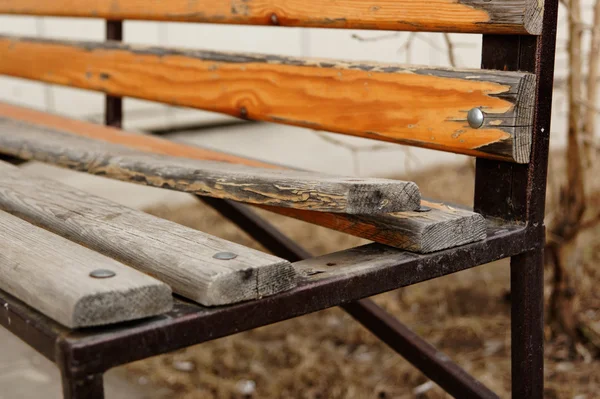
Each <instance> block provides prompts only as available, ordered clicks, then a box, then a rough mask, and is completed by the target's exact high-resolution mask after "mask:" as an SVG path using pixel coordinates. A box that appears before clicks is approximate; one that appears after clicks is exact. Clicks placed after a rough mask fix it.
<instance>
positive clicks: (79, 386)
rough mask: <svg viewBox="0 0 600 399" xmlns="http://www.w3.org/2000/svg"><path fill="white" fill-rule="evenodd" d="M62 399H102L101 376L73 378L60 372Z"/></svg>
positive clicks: (102, 385)
mask: <svg viewBox="0 0 600 399" xmlns="http://www.w3.org/2000/svg"><path fill="white" fill-rule="evenodd" d="M62 387H63V397H64V399H104V383H103V379H102V374H92V375H88V376H84V377H80V378H75V377H73V376H70V375H68V374H67V373H65V372H64V371H63V372H62Z"/></svg>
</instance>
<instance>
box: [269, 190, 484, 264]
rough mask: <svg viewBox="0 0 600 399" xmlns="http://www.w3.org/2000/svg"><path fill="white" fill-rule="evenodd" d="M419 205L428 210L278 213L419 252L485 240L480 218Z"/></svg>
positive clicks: (438, 206)
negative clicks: (371, 213) (377, 213)
mask: <svg viewBox="0 0 600 399" xmlns="http://www.w3.org/2000/svg"><path fill="white" fill-rule="evenodd" d="M422 205H423V206H426V207H429V208H431V211H429V212H414V211H412V212H398V213H391V214H388V215H380V216H377V217H370V216H362V215H340V216H341V217H338V215H336V214H333V213H326V214H322V215H319V216H316V215H315V213H314V212H305V211H300V210H296V209H282V210H281V211H278V212H277V213H279V214H281V215H285V216H289V217H293V218H295V219H299V220H303V221H305V222H310V223H315V224H319V225H321V226H324V227H328V228H331V229H334V230H337V231H341V232H343V233H347V234H351V235H354V236H358V237H363V238H368V239H369V240H372V241H375V242H379V243H381V244H387V245H390V246H393V247H396V248H401V249H405V250H407V251H412V252H418V253H430V252H435V251H440V250H443V249H447V248H452V247H457V246H459V245H464V244H467V243H470V242H474V241H479V240H483V239H484V238H485V237H486V231H485V229H486V225H485V219H484V218H483V216H481V215H479V214H477V213H473V212H469V211H465V210H462V209H457V208H453V207H451V206H447V205H444V204H438V203H433V202H429V201H425V200H423V201H422ZM265 209H266V208H265ZM269 210H271V209H269Z"/></svg>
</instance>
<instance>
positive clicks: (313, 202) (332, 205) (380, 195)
mask: <svg viewBox="0 0 600 399" xmlns="http://www.w3.org/2000/svg"><path fill="white" fill-rule="evenodd" d="M0 147H1V149H0V152H3V153H6V154H11V155H15V156H19V157H23V158H27V159H36V160H38V161H43V162H49V163H54V164H57V165H61V166H65V167H69V168H72V169H75V170H80V171H85V172H89V173H92V174H96V175H106V176H108V177H111V178H114V179H119V180H123V181H128V182H134V183H141V184H145V185H150V186H155V187H162V188H169V189H173V190H178V191H185V192H189V193H194V194H198V195H204V196H209V197H216V198H225V199H231V200H236V201H240V202H247V203H251V204H260V205H270V206H278V207H291V208H298V209H305V210H312V211H320V212H337V213H348V214H379V213H389V212H397V211H403V210H414V209H417V208H419V206H420V200H421V194H420V192H419V188H418V187H417V185H416V184H415V183H412V182H404V181H398V180H389V179H374V178H365V179H363V178H353V177H338V176H328V175H324V174H319V173H312V172H303V171H294V170H283V169H268V168H258V167H249V166H244V165H236V164H230V163H223V162H214V161H203V160H193V159H187V158H180V157H172V156H167V155H157V154H149V153H146V152H142V151H138V150H134V149H131V148H126V147H123V146H121V145H118V144H112V143H107V142H104V141H99V140H94V139H90V138H85V137H81V136H76V135H73V134H68V133H63V132H59V131H55V130H51V129H45V128H40V127H34V128H32V127H31V126H29V125H26V124H23V123H20V122H18V121H14V120H9V119H4V118H0Z"/></svg>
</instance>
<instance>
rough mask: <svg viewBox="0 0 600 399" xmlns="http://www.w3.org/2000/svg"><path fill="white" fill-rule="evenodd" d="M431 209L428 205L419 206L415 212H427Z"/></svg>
mask: <svg viewBox="0 0 600 399" xmlns="http://www.w3.org/2000/svg"><path fill="white" fill-rule="evenodd" d="M430 210H431V208H430V207H428V206H421V207H420V208H419V209H417V210H416V211H415V212H429V211H430Z"/></svg>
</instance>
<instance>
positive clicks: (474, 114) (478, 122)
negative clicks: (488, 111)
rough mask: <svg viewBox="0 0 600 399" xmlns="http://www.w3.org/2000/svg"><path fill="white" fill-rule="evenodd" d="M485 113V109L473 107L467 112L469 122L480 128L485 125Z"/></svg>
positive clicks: (470, 124)
mask: <svg viewBox="0 0 600 399" xmlns="http://www.w3.org/2000/svg"><path fill="white" fill-rule="evenodd" d="M483 120H484V115H483V111H482V110H481V109H479V108H473V109H472V110H470V111H469V113H468V114H467V121H468V122H469V126H471V127H472V128H473V129H479V128H480V127H481V126H483Z"/></svg>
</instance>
